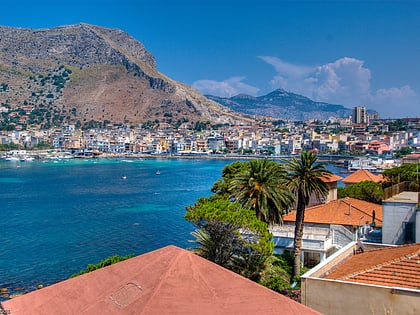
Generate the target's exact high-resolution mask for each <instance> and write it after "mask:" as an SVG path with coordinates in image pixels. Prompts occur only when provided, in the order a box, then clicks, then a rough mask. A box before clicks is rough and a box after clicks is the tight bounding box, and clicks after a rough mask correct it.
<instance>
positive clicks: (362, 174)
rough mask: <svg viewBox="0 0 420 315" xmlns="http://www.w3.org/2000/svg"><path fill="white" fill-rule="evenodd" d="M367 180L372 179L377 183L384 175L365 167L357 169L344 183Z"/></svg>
mask: <svg viewBox="0 0 420 315" xmlns="http://www.w3.org/2000/svg"><path fill="white" fill-rule="evenodd" d="M365 180H370V181H372V182H375V183H379V182H380V181H382V180H383V176H382V175H375V174H372V173H371V172H369V171H368V170H365V169H360V170H357V171H356V172H354V173H352V174H350V175H349V176H347V177H346V178H344V179H343V183H344V184H357V183H360V182H363V181H365Z"/></svg>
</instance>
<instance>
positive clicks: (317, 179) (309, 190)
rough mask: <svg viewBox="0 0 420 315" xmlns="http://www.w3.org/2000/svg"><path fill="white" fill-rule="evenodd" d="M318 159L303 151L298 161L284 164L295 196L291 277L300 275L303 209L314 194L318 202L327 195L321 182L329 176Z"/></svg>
mask: <svg viewBox="0 0 420 315" xmlns="http://www.w3.org/2000/svg"><path fill="white" fill-rule="evenodd" d="M317 160H318V157H317V156H316V155H315V154H313V153H312V152H307V151H304V152H302V153H301V155H300V159H297V158H293V159H292V160H290V161H288V162H287V163H286V169H287V171H288V172H289V177H290V179H289V183H288V187H289V188H290V190H291V191H292V192H293V193H294V194H295V195H296V196H297V207H296V222H295V236H294V243H293V256H294V263H293V276H294V277H295V276H299V275H300V248H301V246H302V237H303V224H304V220H305V209H306V207H307V205H308V204H309V200H310V198H311V196H312V195H313V194H314V195H315V196H316V198H317V199H318V200H320V199H321V198H323V197H325V196H326V195H327V194H328V187H327V185H326V184H325V183H324V182H323V181H322V180H321V178H322V177H324V176H325V175H327V174H331V172H330V171H328V170H327V169H326V168H325V165H324V164H323V163H318V162H317Z"/></svg>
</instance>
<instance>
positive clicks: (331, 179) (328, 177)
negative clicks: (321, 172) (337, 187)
mask: <svg viewBox="0 0 420 315" xmlns="http://www.w3.org/2000/svg"><path fill="white" fill-rule="evenodd" d="M340 179H342V177H341V176H338V175H335V174H328V175H325V176H324V177H321V180H322V181H323V182H324V183H334V182H338V181H339V180H340Z"/></svg>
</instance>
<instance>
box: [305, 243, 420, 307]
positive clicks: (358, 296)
mask: <svg viewBox="0 0 420 315" xmlns="http://www.w3.org/2000/svg"><path fill="white" fill-rule="evenodd" d="M419 261H420V243H416V244H410V245H403V246H385V245H378V244H377V245H372V244H371V245H369V244H362V245H360V244H357V242H352V243H350V244H348V245H347V246H346V247H344V248H342V249H341V250H340V251H339V252H337V253H335V254H334V255H333V256H331V257H329V258H328V259H327V260H325V261H324V262H322V263H321V264H319V265H318V266H316V267H315V268H313V269H311V270H310V271H308V272H307V273H305V274H304V275H303V276H302V277H301V280H302V285H301V287H302V304H304V305H306V306H309V307H311V308H313V309H315V310H317V311H319V312H322V313H323V314H340V315H347V314H349V315H350V314H396V315H398V314H420V263H419Z"/></svg>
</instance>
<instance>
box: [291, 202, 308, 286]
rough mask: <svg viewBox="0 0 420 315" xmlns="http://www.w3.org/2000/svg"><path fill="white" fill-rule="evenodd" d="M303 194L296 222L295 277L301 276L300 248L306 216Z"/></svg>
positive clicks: (294, 245) (294, 246)
mask: <svg viewBox="0 0 420 315" xmlns="http://www.w3.org/2000/svg"><path fill="white" fill-rule="evenodd" d="M302 199H303V198H302V197H301V196H299V197H298V204H297V209H296V222H295V236H294V242H293V258H294V260H293V274H292V276H293V278H294V277H299V276H300V248H301V247H302V238H303V222H304V218H305V203H304V201H303V200H302Z"/></svg>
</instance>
